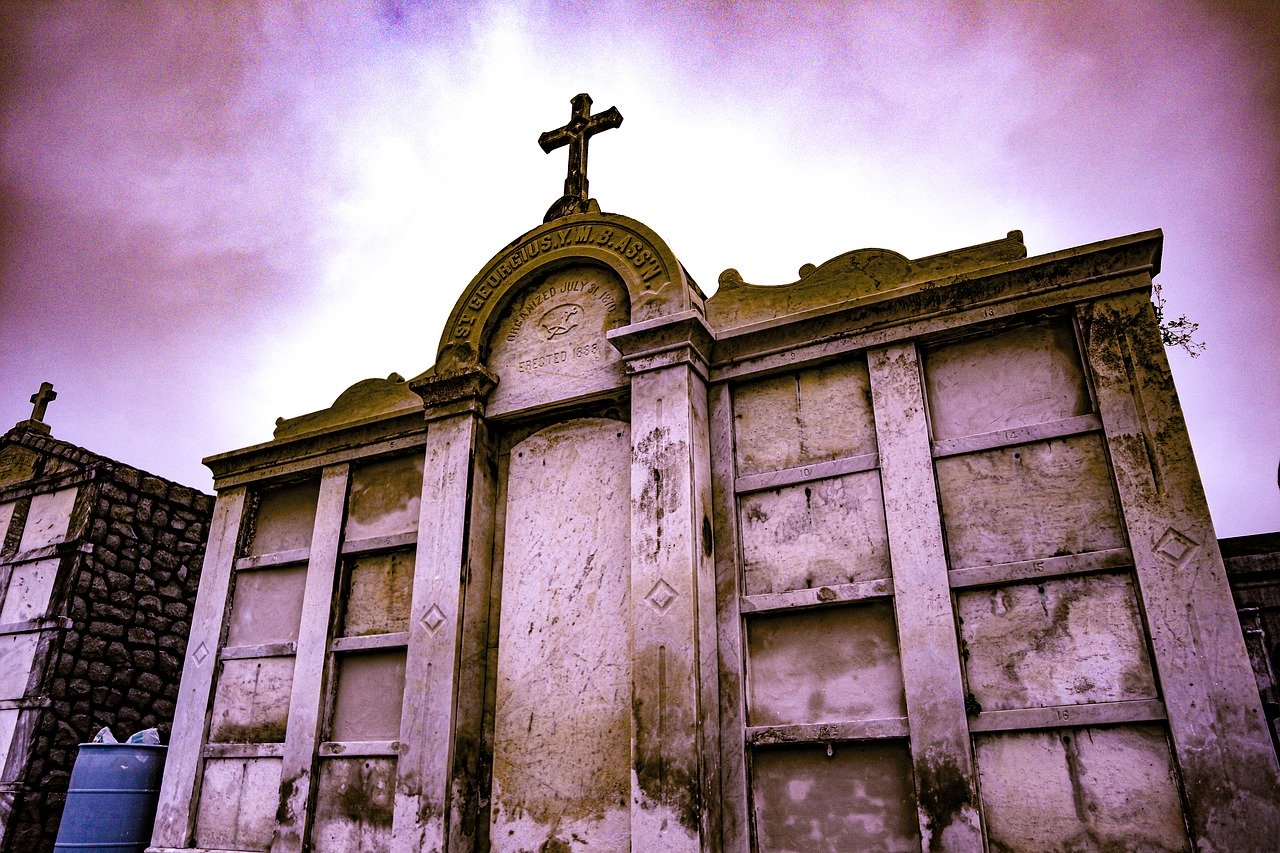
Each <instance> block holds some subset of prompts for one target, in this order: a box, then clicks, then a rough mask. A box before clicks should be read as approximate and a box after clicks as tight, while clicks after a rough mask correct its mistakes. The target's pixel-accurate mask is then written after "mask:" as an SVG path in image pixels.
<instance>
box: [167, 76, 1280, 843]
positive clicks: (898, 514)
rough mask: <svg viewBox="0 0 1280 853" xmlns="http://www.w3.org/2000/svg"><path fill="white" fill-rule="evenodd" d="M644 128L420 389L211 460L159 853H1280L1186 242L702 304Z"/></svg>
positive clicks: (944, 268) (946, 265) (730, 295)
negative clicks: (1176, 318) (1161, 292)
mask: <svg viewBox="0 0 1280 853" xmlns="http://www.w3.org/2000/svg"><path fill="white" fill-rule="evenodd" d="M621 120H622V119H621V115H620V114H616V110H611V111H607V112H605V113H602V114H600V115H598V116H592V115H591V114H590V99H589V98H586V96H579V97H578V98H575V99H574V116H573V119H572V121H571V122H570V123H569V124H568V125H567V126H566V127H565V128H561V129H560V130H558V131H554V132H552V133H550V134H545V135H544V137H543V143H544V147H547V148H548V149H550V148H553V147H555V146H556V145H557V144H559V143H562V142H567V143H568V144H569V145H570V146H571V157H570V175H569V179H568V181H566V192H565V195H564V197H563V198H562V199H560V200H559V201H558V202H556V204H555V205H553V206H552V209H551V210H550V211H549V212H548V214H547V219H546V221H545V222H544V223H543V224H541V225H539V226H538V227H536V228H534V229H533V230H531V231H529V232H528V233H526V234H524V235H522V236H520V237H518V238H516V239H515V240H514V241H513V242H511V243H510V244H508V245H507V246H506V247H505V248H503V249H502V250H501V251H499V252H498V253H497V254H496V255H495V256H494V257H493V258H492V260H490V261H489V262H488V263H487V264H486V265H485V266H484V267H483V268H482V269H481V270H480V271H479V272H478V273H477V274H476V275H475V277H474V278H473V279H472V280H471V282H470V283H469V284H468V285H466V287H465V288H464V289H462V292H461V295H460V297H459V298H458V301H457V303H456V306H455V308H454V310H453V313H452V315H451V316H450V317H449V319H448V322H447V324H446V326H445V330H444V333H443V337H442V339H441V341H440V344H439V347H438V349H437V352H436V358H435V362H434V364H432V365H431V366H430V367H429V368H428V369H427V370H426V371H425V372H423V373H421V374H419V375H417V376H415V377H413V378H412V379H408V380H406V379H403V378H402V377H400V376H399V375H396V374H392V375H390V376H389V377H388V378H386V379H369V380H366V381H363V382H360V383H357V384H356V385H354V386H352V387H351V388H348V389H347V390H346V391H344V392H342V394H341V395H340V396H339V397H338V398H337V399H336V400H335V402H334V404H333V405H332V406H331V407H330V408H328V409H325V410H323V411H320V412H315V413H312V414H307V415H303V416H300V417H296V418H291V419H284V420H281V421H280V422H279V423H278V425H277V427H276V430H275V435H274V438H273V439H272V440H271V441H269V442H267V443H265V444H260V445H256V446H253V447H248V448H244V449H242V450H236V451H233V452H229V453H224V454H220V455H217V456H213V457H211V458H209V459H208V460H206V463H207V464H208V465H209V467H210V468H211V469H212V470H213V472H214V477H215V485H216V488H217V492H218V496H217V504H216V507H215V511H214V519H213V522H212V531H211V536H210V539H209V545H208V553H207V557H206V562H205V567H204V572H203V577H202V579H201V588H200V595H199V600H198V603H197V609H196V613H195V617H194V622H193V626H192V632H191V639H190V645H189V647H188V653H187V657H186V668H185V670H184V672H183V677H182V683H181V691H180V698H179V703H178V711H177V720H176V722H175V725H174V733H173V740H172V746H171V749H170V755H169V760H168V765H167V768H166V772H165V778H164V788H163V791H162V796H161V803H160V809H159V813H158V818H157V822H156V827H155V833H154V837H153V848H152V849H153V850H154V851H157V853H160V851H169V852H170V853H172V851H191V850H202V851H212V850H273V851H301V850H306V849H310V850H315V851H348V850H393V849H394V850H405V851H417V850H446V849H447V850H451V851H462V850H472V849H494V850H503V851H567V850H593V851H595V850H628V849H634V850H638V851H653V850H688V851H693V850H709V851H710V850H726V851H745V850H805V851H815V850H830V851H847V850H862V849H888V850H919V849H929V850H944V849H945V850H983V849H991V850H1051V849H1052V850H1067V849H1070V850H1085V849H1094V850H1104V849H1106V850H1111V849H1144V850H1188V849H1191V848H1193V847H1194V848H1196V849H1202V850H1224V851H1225V850H1247V849H1258V850H1260V849H1280V835H1277V833H1280V806H1278V804H1277V787H1276V786H1277V778H1278V774H1277V764H1276V756H1275V753H1274V750H1273V746H1272V741H1271V738H1270V734H1269V732H1268V728H1267V725H1266V722H1265V721H1264V719H1263V714H1262V708H1261V705H1260V702H1259V697H1258V692H1257V686H1256V684H1255V681H1254V677H1253V673H1252V672H1251V670H1250V665H1249V659H1248V657H1247V655H1246V650H1245V645H1244V642H1243V640H1242V637H1241V632H1240V628H1239V624H1238V622H1237V620H1236V614H1235V609H1234V606H1233V602H1232V597H1231V592H1230V589H1229V587H1228V584H1227V579H1226V575H1225V573H1224V569H1223V561H1222V556H1221V553H1220V551H1219V548H1218V544H1217V540H1216V538H1215V535H1214V531H1213V526H1212V524H1211V522H1210V518H1209V513H1208V509H1207V506H1206V503H1205V498H1204V493H1203V491H1202V488H1201V485H1200V480H1199V477H1198V474H1197V471H1196V467H1195V461H1194V459H1193V457H1192V452H1191V446H1190V444H1189V442H1188V438H1187V432H1186V427H1185V424H1184V422H1183V418H1182V415H1181V412H1180V410H1179V407H1178V401H1177V397H1176V394H1175V392H1174V386H1173V383H1172V380H1171V378H1170V374H1169V367H1168V363H1167V361H1166V358H1165V353H1164V350H1163V348H1162V345H1161V336H1160V329H1159V327H1158V324H1157V321H1156V318H1155V315H1154V313H1153V309H1152V305H1151V302H1150V289H1151V284H1152V277H1153V276H1155V275H1156V274H1157V272H1158V271H1159V265H1160V251H1161V242H1162V236H1161V234H1160V232H1159V231H1150V232H1144V233H1140V234H1132V235H1128V236H1124V237H1118V238H1116V239H1112V240H1107V241H1104V242H1100V243H1094V244H1090V245H1085V246H1078V247H1074V248H1070V249H1066V250H1063V251H1058V252H1053V253H1051V254H1047V255H1040V256H1036V257H1027V252H1026V248H1025V246H1024V244H1023V240H1022V235H1021V234H1020V233H1019V232H1017V231H1014V232H1010V233H1009V234H1008V235H1007V236H1004V237H1000V238H999V239H995V240H992V241H991V242H988V243H984V244H981V245H977V246H969V247H966V248H961V249H956V250H954V251H950V252H945V253H943V254H939V255H933V256H929V257H924V258H915V259H910V258H906V257H904V256H902V255H900V254H897V253H895V252H892V251H888V250H883V249H859V250H855V251H851V252H848V253H846V254H843V255H840V256H838V257H836V258H833V259H831V260H828V261H826V262H824V263H821V264H818V265H814V264H805V265H804V266H802V267H800V270H799V275H798V278H797V280H795V281H793V282H791V283H787V284H777V285H768V286H765V285H758V284H751V283H747V282H746V281H744V280H743V278H742V276H740V275H739V274H738V273H737V272H736V271H734V270H727V271H725V272H724V273H722V274H721V276H720V282H719V288H718V289H717V290H716V292H715V294H714V295H713V296H712V297H711V298H707V297H706V296H705V295H704V293H703V291H702V290H701V289H700V288H699V287H698V285H697V284H696V283H695V282H694V281H693V280H692V279H691V278H690V276H689V275H688V273H687V272H686V271H685V269H684V267H683V266H682V265H681V263H680V261H679V260H678V258H677V257H676V255H675V254H674V253H673V252H672V250H671V248H669V247H668V245H667V244H666V243H665V242H664V241H663V240H662V238H661V237H659V236H658V235H657V234H656V233H654V232H653V231H652V230H650V229H649V228H648V227H647V226H646V225H644V224H642V223H640V222H637V221H635V220H633V219H629V218H627V217H626V216H621V215H618V214H612V213H604V212H602V211H601V210H600V208H599V206H598V204H596V203H595V201H594V200H591V199H589V196H588V193H587V183H586V176H585V170H586V140H587V138H588V137H589V136H590V135H591V133H593V132H595V131H596V130H599V129H603V128H604V127H608V126H617V124H619V123H621Z"/></svg>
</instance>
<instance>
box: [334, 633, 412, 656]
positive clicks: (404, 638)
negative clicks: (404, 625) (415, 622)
mask: <svg viewBox="0 0 1280 853" xmlns="http://www.w3.org/2000/svg"><path fill="white" fill-rule="evenodd" d="M408 644H409V632H408V631H398V632H396V633H394V634H366V635H365V636H363V637H336V638H334V640H333V641H332V642H331V643H329V651H331V652H359V651H364V650H365V649H393V648H397V647H400V646H407V645H408Z"/></svg>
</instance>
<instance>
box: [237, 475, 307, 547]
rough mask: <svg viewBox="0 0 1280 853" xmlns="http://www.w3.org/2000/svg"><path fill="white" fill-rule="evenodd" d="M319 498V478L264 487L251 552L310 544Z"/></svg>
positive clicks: (251, 540)
mask: <svg viewBox="0 0 1280 853" xmlns="http://www.w3.org/2000/svg"><path fill="white" fill-rule="evenodd" d="M319 497H320V481H319V480H304V481H303V482H300V483H291V484H289V485H285V486H277V487H275V488H268V489H264V490H263V491H262V492H261V494H260V495H259V497H258V510H257V513H256V514H255V515H254V517H253V519H252V525H253V527H252V531H253V535H252V537H251V538H250V540H249V553H250V554H277V553H279V552H281V551H293V550H295V549H297V548H306V547H308V546H310V545H311V533H312V528H313V527H314V526H315V521H316V501H317V500H319Z"/></svg>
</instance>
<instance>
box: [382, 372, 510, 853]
mask: <svg viewBox="0 0 1280 853" xmlns="http://www.w3.org/2000/svg"><path fill="white" fill-rule="evenodd" d="M494 385H495V379H494V378H493V376H492V375H491V374H489V373H488V372H487V371H485V370H484V369H483V368H474V369H471V370H465V371H462V372H458V373H456V374H452V375H449V376H443V377H438V376H429V377H424V378H422V379H420V380H417V381H415V382H414V383H413V385H412V386H411V387H412V388H413V390H414V392H415V393H417V394H418V395H419V396H421V397H422V398H423V401H424V404H425V408H426V418H427V421H428V425H427V441H426V451H425V452H426V461H425V464H424V468H423V470H424V475H423V480H422V503H421V515H420V516H419V525H418V545H417V554H416V558H415V559H416V563H415V569H414V580H413V600H412V604H411V607H410V623H409V643H408V650H407V659H406V663H405V690H404V712H403V716H402V719H401V724H400V742H401V743H402V744H403V752H402V753H401V755H400V759H399V768H398V778H397V781H396V798H395V815H394V833H393V835H394V841H393V848H394V849H395V850H403V851H419V850H422V851H440V850H445V849H449V850H467V849H470V847H471V846H472V844H473V839H474V833H475V823H476V810H477V809H478V802H477V798H478V797H477V789H476V786H477V784H478V783H477V780H476V778H475V777H476V774H475V772H474V771H475V767H474V764H475V761H476V755H477V754H478V752H479V743H480V725H481V717H482V709H483V702H484V695H483V693H484V689H483V685H484V677H483V669H482V668H483V666H484V661H485V644H486V640H487V625H488V622H487V617H488V598H489V594H488V593H489V589H488V583H489V571H488V564H487V561H488V555H489V547H488V546H487V544H485V543H488V542H491V541H492V535H493V530H492V527H493V521H492V516H493V504H494V497H493V489H494V486H493V477H492V474H491V472H490V465H489V462H488V459H487V457H488V455H489V454H488V447H487V441H488V438H487V433H486V430H485V427H484V422H483V415H484V401H485V399H486V398H487V397H488V395H489V393H490V392H491V391H492V390H493V388H494ZM477 667H478V668H480V669H479V671H478V672H477V671H476V668H477Z"/></svg>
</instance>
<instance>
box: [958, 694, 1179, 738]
mask: <svg viewBox="0 0 1280 853" xmlns="http://www.w3.org/2000/svg"><path fill="white" fill-rule="evenodd" d="M1163 719H1166V715H1165V710H1164V703H1163V702H1161V701H1160V700H1159V699H1130V700H1125V701H1122V702H1099V703H1094V704H1088V705H1052V706H1049V707H1046V708H1018V709H1014V710H1007V711H980V712H978V713H977V714H973V715H971V716H970V717H969V731H970V733H972V734H984V733H988V732H1008V731H1024V730H1030V729H1060V728H1071V727H1076V726H1101V725H1111V724H1115V723H1146V722H1153V721H1158V720H1163Z"/></svg>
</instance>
